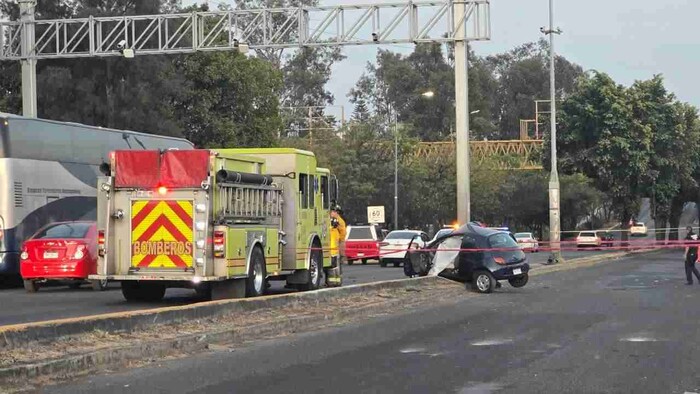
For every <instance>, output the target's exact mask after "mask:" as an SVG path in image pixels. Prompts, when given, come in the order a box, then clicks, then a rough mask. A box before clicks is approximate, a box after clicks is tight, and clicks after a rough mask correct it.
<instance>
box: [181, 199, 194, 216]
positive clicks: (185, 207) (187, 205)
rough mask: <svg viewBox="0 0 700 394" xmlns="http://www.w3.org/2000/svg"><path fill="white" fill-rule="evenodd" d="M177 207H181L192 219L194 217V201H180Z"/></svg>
mask: <svg viewBox="0 0 700 394" xmlns="http://www.w3.org/2000/svg"><path fill="white" fill-rule="evenodd" d="M177 205H179V206H180V207H181V208H182V209H183V210H184V211H185V212H187V214H188V215H190V217H191V216H192V215H193V212H192V201H188V200H178V201H177Z"/></svg>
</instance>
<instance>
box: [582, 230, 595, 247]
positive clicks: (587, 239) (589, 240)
mask: <svg viewBox="0 0 700 394" xmlns="http://www.w3.org/2000/svg"><path fill="white" fill-rule="evenodd" d="M600 244H601V240H600V237H598V234H596V233H595V231H581V232H580V233H578V236H577V237H576V246H578V247H583V246H596V247H599V246H600Z"/></svg>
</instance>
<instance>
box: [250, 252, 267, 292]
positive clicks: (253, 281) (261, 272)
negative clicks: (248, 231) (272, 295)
mask: <svg viewBox="0 0 700 394" xmlns="http://www.w3.org/2000/svg"><path fill="white" fill-rule="evenodd" d="M266 279H267V274H266V272H265V256H264V255H263V252H262V250H260V248H258V247H256V248H255V249H253V253H252V254H251V256H250V267H249V268H248V279H246V284H245V293H246V296H247V297H259V296H261V295H263V294H265V289H266V288H267V285H266V284H265V282H266Z"/></svg>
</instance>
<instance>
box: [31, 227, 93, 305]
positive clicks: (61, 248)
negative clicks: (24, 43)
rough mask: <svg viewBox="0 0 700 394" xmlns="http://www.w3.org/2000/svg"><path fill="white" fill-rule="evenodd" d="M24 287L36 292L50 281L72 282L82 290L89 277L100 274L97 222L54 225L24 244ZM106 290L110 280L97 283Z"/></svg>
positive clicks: (45, 228)
mask: <svg viewBox="0 0 700 394" xmlns="http://www.w3.org/2000/svg"><path fill="white" fill-rule="evenodd" d="M20 258H21V264H20V273H21V274H22V279H24V288H25V289H26V290H27V291H28V292H30V293H34V292H36V291H37V290H39V286H40V284H41V283H44V282H46V281H49V280H60V281H66V280H68V281H71V282H72V283H71V284H70V287H71V288H76V289H77V288H78V287H80V285H81V284H83V283H84V281H85V280H86V279H87V277H88V275H90V274H95V273H97V272H96V270H97V226H96V224H95V222H61V223H52V224H49V225H47V226H46V227H44V228H42V229H41V230H39V231H38V232H37V233H36V234H34V236H32V238H30V239H29V240H27V241H25V242H24V245H23V247H22V254H21V255H20ZM92 287H93V288H94V289H95V290H99V291H101V290H104V289H105V288H106V287H107V283H106V281H93V282H92Z"/></svg>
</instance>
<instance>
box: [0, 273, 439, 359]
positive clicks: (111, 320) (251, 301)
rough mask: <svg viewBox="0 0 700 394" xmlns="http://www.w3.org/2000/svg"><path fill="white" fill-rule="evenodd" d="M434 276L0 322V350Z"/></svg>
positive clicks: (399, 284)
mask: <svg viewBox="0 0 700 394" xmlns="http://www.w3.org/2000/svg"><path fill="white" fill-rule="evenodd" d="M436 280H439V279H437V278H430V277H427V278H414V279H397V280H392V281H383V282H373V283H366V284H358V285H351V286H344V287H338V288H329V289H321V290H318V291H311V292H302V293H291V294H281V295H272V296H265V297H259V298H246V299H233V300H221V301H209V302H201V303H196V304H190V305H183V306H175V307H165V308H157V309H148V310H141V311H131V312H118V313H109V314H103V315H96V316H85V317H78V318H69V319H60V320H49V321H43V322H34V323H25V324H16V325H9V326H2V327H0V351H2V350H4V349H14V348H20V347H23V346H28V345H29V344H31V343H45V342H50V341H54V340H56V338H60V337H66V336H72V335H79V334H84V333H87V332H92V331H102V332H105V333H120V332H132V331H135V330H138V329H140V328H142V327H146V326H152V325H154V324H173V323H179V322H183V321H187V320H197V319H211V318H216V317H219V316H222V315H227V314H235V313H236V312H242V311H250V310H255V309H264V308H268V309H269V308H282V307H285V306H290V305H299V304H310V305H316V304H319V303H322V302H324V301H326V300H329V299H333V298H337V297H342V296H344V295H351V294H362V293H367V292H372V291H377V290H389V289H397V288H408V287H412V286H421V285H427V284H430V283H433V282H434V281H436Z"/></svg>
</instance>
